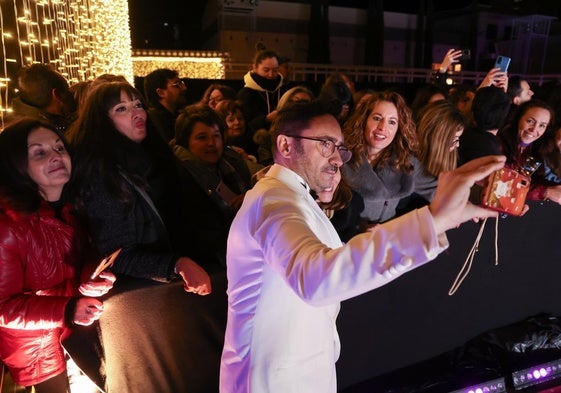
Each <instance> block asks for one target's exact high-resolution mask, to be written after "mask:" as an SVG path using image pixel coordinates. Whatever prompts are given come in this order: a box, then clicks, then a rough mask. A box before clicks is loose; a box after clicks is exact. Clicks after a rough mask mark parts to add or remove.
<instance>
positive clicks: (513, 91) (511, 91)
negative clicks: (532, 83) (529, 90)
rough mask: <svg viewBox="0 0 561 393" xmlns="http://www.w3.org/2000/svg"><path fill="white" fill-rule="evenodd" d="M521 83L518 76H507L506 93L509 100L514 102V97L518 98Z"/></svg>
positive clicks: (520, 91)
mask: <svg viewBox="0 0 561 393" xmlns="http://www.w3.org/2000/svg"><path fill="white" fill-rule="evenodd" d="M522 81H523V79H522V78H521V77H520V76H518V75H514V76H509V77H508V88H507V89H506V93H507V94H508V96H509V97H510V100H511V101H512V100H514V97H518V96H519V95H520V93H522Z"/></svg>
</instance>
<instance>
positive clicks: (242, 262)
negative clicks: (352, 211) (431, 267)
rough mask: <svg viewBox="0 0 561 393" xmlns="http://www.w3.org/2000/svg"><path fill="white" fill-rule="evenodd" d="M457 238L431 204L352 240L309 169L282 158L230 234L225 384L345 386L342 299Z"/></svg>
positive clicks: (230, 391) (264, 388) (268, 388)
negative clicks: (337, 225) (340, 378)
mask: <svg viewBox="0 0 561 393" xmlns="http://www.w3.org/2000/svg"><path fill="white" fill-rule="evenodd" d="M447 246H448V242H447V240H446V237H445V236H442V237H440V238H438V237H437V236H436V234H435V231H434V225H433V221H432V216H431V215H430V213H429V211H428V208H426V207H425V208H423V209H420V210H417V211H414V212H412V213H409V214H408V215H406V216H403V217H401V218H398V219H396V220H394V221H391V222H389V223H386V224H383V225H379V226H378V227H376V229H375V230H374V231H373V232H371V233H366V234H361V235H358V236H356V237H354V238H353V239H351V240H350V241H349V242H348V243H347V244H345V245H343V244H342V243H341V240H340V239H339V236H338V235H337V232H336V231H335V229H334V227H333V225H332V224H331V222H330V221H329V219H328V218H327V216H326V215H325V214H324V213H323V211H322V210H321V209H320V208H319V206H318V204H317V203H316V201H315V200H314V199H313V198H312V197H311V196H310V194H309V192H308V189H307V186H306V185H305V183H304V181H303V179H302V178H301V177H300V176H298V175H297V174H296V173H294V172H293V171H291V170H289V169H287V168H285V167H282V166H280V165H273V166H272V167H271V169H270V170H269V171H268V172H267V175H266V176H265V177H264V178H262V179H261V180H260V181H259V182H258V183H257V184H256V185H255V186H254V188H253V189H252V190H250V191H249V192H248V193H247V194H246V196H245V199H244V202H243V205H242V207H241V209H240V210H239V212H238V214H237V215H236V218H235V219H234V222H233V223H232V226H231V229H230V234H229V237H228V248H227V274H228V322H227V327H226V336H225V344H224V349H223V353H222V362H221V367H220V391H221V393H249V392H253V393H260V392H271V393H273V392H279V393H292V392H305V393H309V392H321V393H334V392H336V390H337V383H336V376H335V362H336V360H337V358H338V357H339V338H338V335H337V331H336V326H335V319H336V317H337V313H338V311H339V304H340V301H342V300H345V299H348V298H351V297H353V296H357V295H359V294H362V293H364V292H367V291H370V290H372V289H374V288H376V287H379V286H381V285H384V284H386V283H387V282H389V281H391V280H393V279H395V278H396V277H398V276H399V275H401V274H402V273H404V272H406V271H408V270H411V269H413V268H415V267H417V266H420V265H422V264H424V263H426V262H427V261H429V260H431V259H433V258H434V257H436V255H438V253H440V252H441V251H442V250H444V249H445V248H446V247H447Z"/></svg>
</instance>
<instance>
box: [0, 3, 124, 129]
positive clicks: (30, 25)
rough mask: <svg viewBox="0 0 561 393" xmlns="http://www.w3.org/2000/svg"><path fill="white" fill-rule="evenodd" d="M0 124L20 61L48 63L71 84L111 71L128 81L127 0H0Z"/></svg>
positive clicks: (26, 63) (11, 94)
mask: <svg viewBox="0 0 561 393" xmlns="http://www.w3.org/2000/svg"><path fill="white" fill-rule="evenodd" d="M0 28H1V32H2V36H1V39H0V44H1V45H2V48H1V50H2V57H1V61H2V63H1V69H0V123H1V124H0V125H1V126H3V123H4V116H5V115H6V113H7V112H9V111H10V108H9V103H10V100H11V98H12V97H13V96H14V94H15V86H16V85H15V80H14V75H15V74H16V73H17V71H18V70H19V69H20V68H21V67H22V66H27V65H30V64H33V63H46V64H51V65H53V67H54V68H55V69H56V70H57V71H59V72H60V73H61V74H62V75H64V76H65V77H66V78H67V80H68V81H69V83H70V84H73V83H76V82H79V81H84V80H89V79H93V78H94V77H95V76H96V75H100V74H103V73H113V74H120V75H124V76H125V77H126V78H127V80H129V81H131V82H132V81H133V71H132V59H131V39H130V27H129V11H128V3H127V1H126V0H110V1H109V0H1V1H0Z"/></svg>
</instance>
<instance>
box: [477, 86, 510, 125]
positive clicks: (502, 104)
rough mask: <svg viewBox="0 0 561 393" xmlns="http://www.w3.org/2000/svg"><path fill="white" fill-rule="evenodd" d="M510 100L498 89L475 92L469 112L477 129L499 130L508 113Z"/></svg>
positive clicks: (484, 88)
mask: <svg viewBox="0 0 561 393" xmlns="http://www.w3.org/2000/svg"><path fill="white" fill-rule="evenodd" d="M510 103H511V100H510V98H509V96H508V94H506V93H505V92H504V90H503V89H502V88H500V87H496V86H486V87H481V88H479V89H478V90H477V91H476V92H475V96H474V97H473V102H472V104H471V110H472V112H473V119H474V121H475V124H476V125H477V127H478V128H479V129H481V130H485V131H486V130H495V129H498V128H501V127H502V126H503V125H504V123H505V121H506V119H507V117H508V113H509V111H510Z"/></svg>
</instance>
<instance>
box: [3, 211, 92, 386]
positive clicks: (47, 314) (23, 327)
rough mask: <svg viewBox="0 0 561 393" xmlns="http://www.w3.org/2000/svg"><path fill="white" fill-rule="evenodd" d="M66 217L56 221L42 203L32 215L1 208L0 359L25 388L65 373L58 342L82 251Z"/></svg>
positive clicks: (63, 331)
mask: <svg viewBox="0 0 561 393" xmlns="http://www.w3.org/2000/svg"><path fill="white" fill-rule="evenodd" d="M69 211H70V208H69V207H68V206H64V207H63V208H62V211H61V214H60V216H61V218H62V219H60V218H58V217H57V215H56V214H55V210H54V209H53V208H51V207H50V206H49V205H48V204H47V203H46V202H45V203H43V205H41V207H40V208H39V209H38V211H36V212H33V213H24V212H21V211H16V210H13V209H12V208H10V207H9V206H6V204H5V203H2V202H0V359H1V360H2V361H3V362H4V363H5V364H6V366H7V367H8V369H9V371H10V374H11V375H12V378H13V379H14V380H15V381H16V382H17V383H19V384H21V385H24V386H30V385H34V384H37V383H40V382H42V381H45V380H47V379H49V378H51V377H53V376H55V375H58V374H60V373H61V372H63V371H64V370H65V369H66V362H65V359H64V353H63V349H62V347H61V344H60V342H61V340H62V339H63V338H64V337H65V335H66V334H67V333H68V332H69V330H68V328H67V327H66V326H65V309H66V305H67V304H68V302H69V301H70V299H71V298H72V296H75V295H78V294H79V292H78V290H77V288H78V279H77V274H76V272H77V264H78V263H80V262H81V260H80V257H79V254H78V252H79V251H83V246H82V245H81V244H80V243H79V242H78V238H80V236H78V233H79V232H78V230H77V227H76V226H75V220H74V219H73V217H72V216H71V214H70V212H69Z"/></svg>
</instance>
